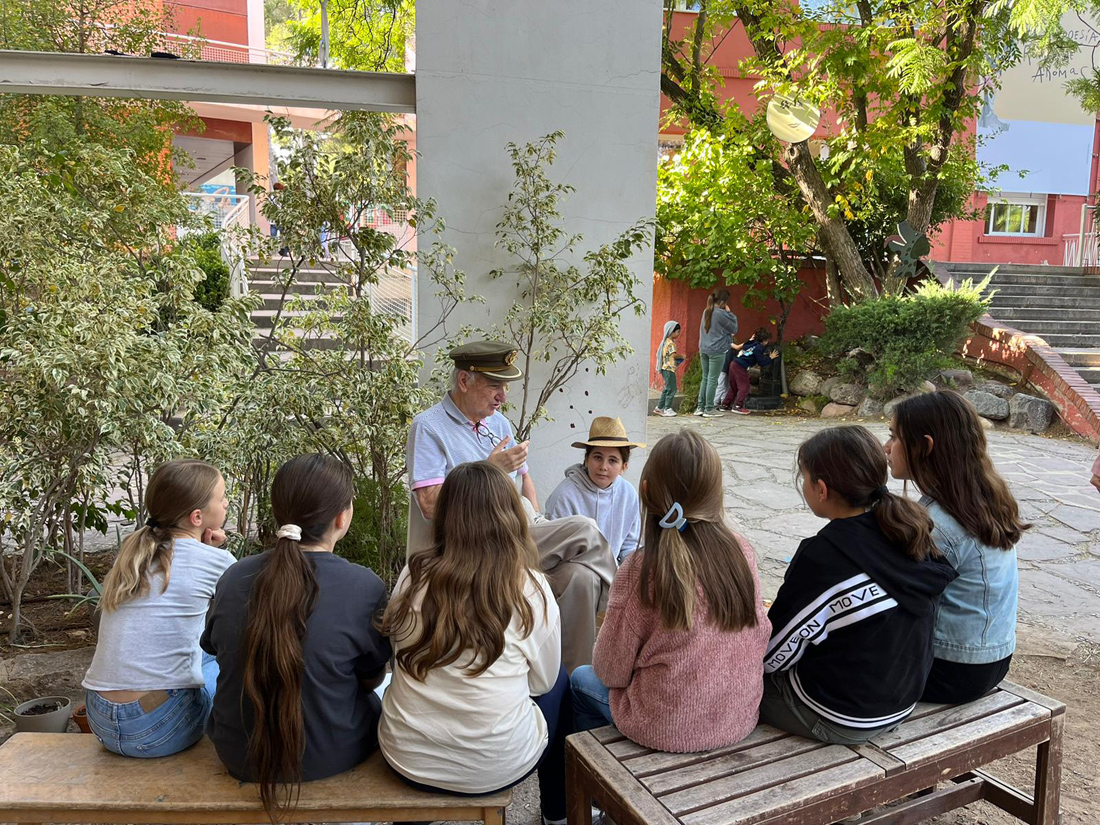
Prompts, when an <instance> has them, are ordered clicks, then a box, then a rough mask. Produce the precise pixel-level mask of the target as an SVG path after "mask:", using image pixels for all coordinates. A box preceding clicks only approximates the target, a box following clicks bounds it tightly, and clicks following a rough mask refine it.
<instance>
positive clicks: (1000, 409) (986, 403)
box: [963, 390, 1008, 421]
mask: <svg viewBox="0 0 1100 825" xmlns="http://www.w3.org/2000/svg"><path fill="white" fill-rule="evenodd" d="M963 398H965V399H966V400H967V401H969V402H970V403H971V404H973V405H974V409H976V410H977V411H978V415H980V416H981V417H982V418H992V419H993V420H994V421H1003V420H1004V419H1006V418H1008V402H1007V401H1005V400H1004V399H1003V398H998V397H997V396H995V395H994V394H993V393H990V392H982V391H981V390H970V391H969V392H967V393H965V394H964V395H963Z"/></svg>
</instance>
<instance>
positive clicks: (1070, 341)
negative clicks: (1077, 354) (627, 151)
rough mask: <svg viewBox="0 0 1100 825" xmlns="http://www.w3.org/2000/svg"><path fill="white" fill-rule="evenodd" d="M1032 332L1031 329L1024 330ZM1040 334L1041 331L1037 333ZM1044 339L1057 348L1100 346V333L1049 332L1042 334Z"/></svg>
mask: <svg viewBox="0 0 1100 825" xmlns="http://www.w3.org/2000/svg"><path fill="white" fill-rule="evenodd" d="M1023 331H1024V332H1031V330H1023ZM1035 334H1036V335H1039V333H1035ZM1040 337H1041V338H1042V339H1043V340H1044V341H1046V342H1047V343H1048V344H1050V345H1051V346H1052V347H1055V348H1056V349H1058V348H1062V347H1073V348H1077V347H1100V335H1082V334H1080V333H1056V332H1048V333H1043V334H1042V335H1041V336H1040Z"/></svg>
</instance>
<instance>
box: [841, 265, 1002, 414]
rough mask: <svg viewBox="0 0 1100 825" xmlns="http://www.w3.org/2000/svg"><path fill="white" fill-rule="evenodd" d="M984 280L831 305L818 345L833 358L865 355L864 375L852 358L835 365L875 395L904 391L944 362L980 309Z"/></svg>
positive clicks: (923, 287) (923, 286)
mask: <svg viewBox="0 0 1100 825" xmlns="http://www.w3.org/2000/svg"><path fill="white" fill-rule="evenodd" d="M988 284H989V280H988V279H986V280H985V281H983V282H982V283H980V284H974V283H973V282H972V281H969V280H968V281H964V282H963V283H961V284H959V285H958V286H956V285H955V284H954V283H952V282H949V283H948V284H946V285H943V284H940V283H939V282H938V281H935V280H928V281H925V282H924V283H922V284H921V285H920V286H919V287H917V289H916V290H915V291H914V292H912V293H910V294H907V295H902V296H893V295H891V296H884V297H881V298H875V299H871V300H867V301H861V302H860V303H857V304H852V305H851V306H841V307H836V308H835V309H834V310H833V311H832V312H831V313H830V314H829V316H828V317H827V318H826V319H825V335H824V336H822V338H821V349H822V351H823V352H824V353H826V354H827V355H831V356H833V357H838V356H846V355H847V354H848V353H849V352H851V351H852V350H854V349H857V348H858V349H862V350H864V351H865V352H867V353H868V354H870V356H871V357H872V358H873V359H874V360H873V361H872V362H871V364H870V366H869V367H867V369H866V373H865V374H864V372H863V370H862V369H861V368H860V367H859V365H858V364H857V362H856V361H855V359H852V358H844V359H843V360H842V361H841V362H840V363H839V364H838V368H839V370H840V372H841V374H842V375H845V376H851V377H863V378H865V380H866V381H867V384H868V386H869V388H870V390H871V393H872V394H873V395H875V396H877V397H879V398H891V397H893V396H896V395H899V394H901V393H904V392H908V391H910V390H912V389H914V388H915V387H916V386H917V385H919V384H920V383H921V382H922V381H924V380H925V379H926V378H928V377H929V376H931V375H932V374H934V373H935V372H936V371H938V370H939V369H942V368H943V367H944V366H945V363H946V362H949V359H950V356H951V355H952V354H953V353H954V352H955V349H956V348H957V347H958V345H959V343H960V342H961V341H962V340H963V339H964V338H965V337H966V335H967V330H968V327H969V325H970V324H971V323H972V322H973V321H976V320H977V319H978V318H980V317H981V315H982V313H983V312H985V307H986V305H987V300H986V299H983V297H982V292H983V290H984V289H985V288H986V287H987V286H988Z"/></svg>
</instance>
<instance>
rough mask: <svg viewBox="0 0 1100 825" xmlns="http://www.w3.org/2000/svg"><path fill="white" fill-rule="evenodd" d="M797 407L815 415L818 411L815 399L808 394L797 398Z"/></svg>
mask: <svg viewBox="0 0 1100 825" xmlns="http://www.w3.org/2000/svg"><path fill="white" fill-rule="evenodd" d="M815 397H816V396H815ZM798 408H799V409H800V410H805V411H806V412H808V413H810V414H812V415H817V413H818V408H817V401H815V400H814V399H813V398H811V397H809V396H807V397H806V398H802V399H800V400H799V402H798Z"/></svg>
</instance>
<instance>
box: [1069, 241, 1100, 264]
mask: <svg viewBox="0 0 1100 825" xmlns="http://www.w3.org/2000/svg"><path fill="white" fill-rule="evenodd" d="M1084 238H1085V241H1084V244H1082V243H1081V235H1080V234H1079V233H1078V234H1074V235H1063V236H1062V243H1063V244H1065V251H1064V252H1063V255H1062V265H1063V266H1085V267H1097V266H1100V236H1098V233H1096V232H1086V233H1085V234H1084ZM1082 247H1083V248H1082Z"/></svg>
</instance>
